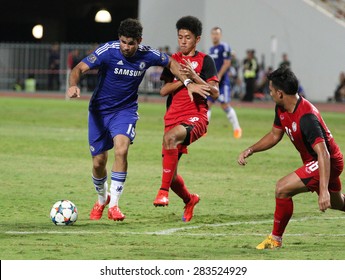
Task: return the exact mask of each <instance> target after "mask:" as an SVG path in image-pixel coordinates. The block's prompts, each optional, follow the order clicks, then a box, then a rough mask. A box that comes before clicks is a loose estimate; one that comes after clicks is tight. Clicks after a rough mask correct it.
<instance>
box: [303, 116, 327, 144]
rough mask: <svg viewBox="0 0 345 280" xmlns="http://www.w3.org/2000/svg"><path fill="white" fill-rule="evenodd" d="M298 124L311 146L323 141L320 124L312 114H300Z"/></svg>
mask: <svg viewBox="0 0 345 280" xmlns="http://www.w3.org/2000/svg"><path fill="white" fill-rule="evenodd" d="M300 126H301V127H300V128H301V132H302V134H303V136H304V137H305V139H306V140H307V142H308V143H309V144H310V145H311V146H312V147H314V146H315V145H316V144H318V143H320V142H325V136H324V132H323V129H322V126H321V124H320V122H319V119H318V118H317V116H315V115H314V114H306V115H304V116H302V118H301V120H300Z"/></svg>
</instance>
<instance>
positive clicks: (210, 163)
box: [0, 98, 345, 260]
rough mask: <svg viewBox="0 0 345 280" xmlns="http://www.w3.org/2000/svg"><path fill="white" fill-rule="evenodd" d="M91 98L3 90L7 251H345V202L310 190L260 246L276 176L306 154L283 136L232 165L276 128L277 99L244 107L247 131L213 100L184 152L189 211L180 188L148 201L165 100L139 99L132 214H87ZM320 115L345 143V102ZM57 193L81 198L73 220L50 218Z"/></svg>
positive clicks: (328, 255) (127, 206) (146, 254)
mask: <svg viewBox="0 0 345 280" xmlns="http://www.w3.org/2000/svg"><path fill="white" fill-rule="evenodd" d="M87 105H88V102H87V101H82V100H77V101H70V102H66V101H64V100H48V99H21V98H1V99H0V108H1V110H0V166H1V167H0V182H1V183H0V189H1V191H0V201H1V207H0V225H1V226H0V248H1V250H0V259H3V260H4V259H14V260H18V259H33V260H42V259H53V260H56V259H66V260H68V259H90V260H97V259H129V260H136V259H203V260H204V259H214V260H216V259H217V260H237V259H254V260H260V259H264V260H269V259H280V260H284V259H304V260H308V259H321V260H327V259H345V250H344V246H343V245H344V237H345V232H344V222H345V213H341V212H339V211H333V210H328V211H326V213H321V212H320V211H319V210H318V205H317V196H316V195H315V194H310V193H306V194H301V195H298V196H296V197H295V198H294V203H295V211H294V215H293V219H292V220H291V222H290V224H289V225H288V227H287V230H286V235H285V237H284V243H283V248H282V249H280V250H274V251H257V250H256V249H255V246H256V245H257V244H258V243H259V242H261V241H262V240H263V238H264V237H265V236H266V235H267V234H269V233H270V231H271V227H272V217H273V211H274V187H275V182H276V181H277V180H278V179H279V178H280V177H282V176H284V175H286V174H287V173H289V172H291V171H293V170H294V169H296V168H297V167H299V166H300V165H301V160H300V158H299V156H298V153H297V152H296V151H295V150H294V147H293V146H292V145H291V143H290V142H289V141H288V139H287V137H284V139H283V140H282V142H281V143H280V144H279V145H278V146H276V147H275V148H273V149H272V150H270V151H267V152H264V153H260V154H256V155H254V156H253V157H251V158H250V159H249V164H248V165H247V166H246V167H240V166H238V165H237V162H236V159H237V156H238V153H239V152H240V151H242V150H243V149H245V148H246V147H247V146H248V145H250V144H252V143H253V142H254V141H257V140H258V139H259V138H260V137H261V136H263V135H264V134H265V133H266V132H268V131H269V130H270V128H271V125H272V121H273V114H274V111H273V110H268V109H251V108H242V107H241V108H237V114H238V117H239V120H240V123H241V125H242V127H243V132H244V134H243V138H242V139H240V140H235V139H233V138H232V132H231V126H230V124H229V123H228V121H227V120H226V118H225V116H224V114H223V112H222V111H221V110H220V109H219V108H217V107H214V108H213V115H212V121H211V124H210V126H209V131H208V134H207V136H206V137H203V138H202V139H200V140H199V141H197V142H196V143H194V144H193V145H191V147H190V148H189V154H188V155H186V156H183V157H182V159H181V161H180V165H179V172H180V174H181V175H182V176H183V177H184V179H185V182H186V184H187V186H188V188H189V189H190V190H191V191H192V192H196V193H198V194H199V195H200V197H201V202H200V203H199V204H198V206H197V207H196V209H195V216H194V218H193V220H192V221H191V222H190V223H183V222H182V221H181V216H182V212H183V206H184V205H183V203H182V201H181V200H180V199H179V198H178V197H177V196H176V195H175V194H174V193H171V194H170V205H169V207H167V208H155V207H154V206H153V205H152V202H153V199H154V197H155V195H156V192H157V190H158V188H159V185H160V178H161V140H162V133H163V121H162V120H163V115H164V110H165V106H164V105H163V104H148V103H143V104H140V110H139V112H140V120H139V122H138V124H137V137H136V139H135V142H134V145H133V146H131V148H130V153H129V170H128V172H129V173H128V179H127V182H126V187H125V191H124V194H123V196H122V198H121V200H120V206H121V210H122V211H123V212H124V213H125V214H126V216H127V218H126V219H125V221H124V222H117V223H116V222H113V221H110V220H108V219H107V217H106V213H105V215H104V216H103V218H102V219H101V220H99V221H90V220H89V219H88V215H89V211H90V209H91V207H92V205H93V203H94V202H95V200H96V197H97V196H96V193H95V191H94V187H93V185H92V183H91V179H90V176H91V158H90V155H89V151H88V144H87ZM272 107H273V106H272ZM323 117H324V119H325V121H326V123H327V124H328V126H329V128H330V129H331V131H332V132H333V135H334V137H335V139H336V141H337V142H338V144H339V145H340V147H341V149H342V150H343V151H345V114H340V113H323ZM110 155H112V154H110ZM110 160H111V162H112V156H111V157H110ZM108 170H109V171H110V164H108ZM344 178H345V177H344V174H343V175H342V182H343V183H344V182H345V180H344ZM59 199H69V200H71V201H73V202H74V203H75V204H76V205H77V207H78V210H79V218H78V221H77V222H76V223H75V224H74V225H73V226H67V227H61V226H55V225H54V224H53V223H52V222H51V221H50V219H49V212H50V208H51V206H52V205H53V203H54V202H55V201H57V200H59Z"/></svg>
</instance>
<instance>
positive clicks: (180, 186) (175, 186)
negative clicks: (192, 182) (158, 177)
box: [170, 174, 190, 204]
mask: <svg viewBox="0 0 345 280" xmlns="http://www.w3.org/2000/svg"><path fill="white" fill-rule="evenodd" d="M170 187H171V189H172V190H173V191H174V192H175V193H176V194H177V195H178V196H179V197H180V198H182V200H183V202H184V203H185V204H187V203H188V202H189V201H190V192H189V191H188V189H187V187H186V185H185V184H184V181H183V178H182V177H181V176H180V175H178V174H177V175H176V178H175V180H173V181H172V182H171V186H170Z"/></svg>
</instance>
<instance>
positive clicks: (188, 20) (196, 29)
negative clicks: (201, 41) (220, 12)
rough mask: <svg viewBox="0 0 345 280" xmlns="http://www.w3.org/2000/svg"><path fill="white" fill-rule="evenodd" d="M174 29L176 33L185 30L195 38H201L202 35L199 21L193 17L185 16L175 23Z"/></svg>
mask: <svg viewBox="0 0 345 280" xmlns="http://www.w3.org/2000/svg"><path fill="white" fill-rule="evenodd" d="M176 29H177V31H179V30H181V29H186V30H189V31H190V32H192V33H193V34H194V35H195V37H198V36H201V33H202V23H201V21H200V20H199V19H198V18H196V17H193V16H185V17H182V18H180V19H179V20H178V21H177V22H176Z"/></svg>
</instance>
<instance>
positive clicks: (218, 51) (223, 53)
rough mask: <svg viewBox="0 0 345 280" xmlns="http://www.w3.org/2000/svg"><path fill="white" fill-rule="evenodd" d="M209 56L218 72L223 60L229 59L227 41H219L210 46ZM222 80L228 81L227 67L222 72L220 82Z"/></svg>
mask: <svg viewBox="0 0 345 280" xmlns="http://www.w3.org/2000/svg"><path fill="white" fill-rule="evenodd" d="M210 56H211V57H212V58H213V60H214V62H215V64H216V68H217V71H218V72H219V70H220V68H221V67H222V65H223V63H224V60H226V59H231V48H230V46H229V45H228V44H227V43H224V42H221V43H220V44H219V45H217V46H212V47H211V48H210ZM224 82H226V83H230V79H229V69H228V70H227V71H226V72H225V73H224V75H223V77H222V80H221V81H220V84H221V83H224Z"/></svg>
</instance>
